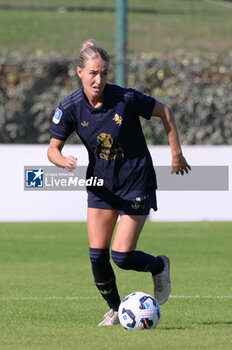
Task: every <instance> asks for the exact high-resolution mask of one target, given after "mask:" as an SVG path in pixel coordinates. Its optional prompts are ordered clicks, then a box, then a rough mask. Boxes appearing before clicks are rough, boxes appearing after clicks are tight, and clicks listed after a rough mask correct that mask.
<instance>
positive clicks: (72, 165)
mask: <svg viewBox="0 0 232 350" xmlns="http://www.w3.org/2000/svg"><path fill="white" fill-rule="evenodd" d="M76 166H77V158H75V157H73V156H68V157H65V160H64V168H65V169H66V170H68V171H73V170H74V169H76Z"/></svg>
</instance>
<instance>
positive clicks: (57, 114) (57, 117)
mask: <svg viewBox="0 0 232 350" xmlns="http://www.w3.org/2000/svg"><path fill="white" fill-rule="evenodd" d="M61 117H62V111H61V110H60V109H59V108H57V109H56V111H55V114H54V116H53V118H52V121H53V123H55V124H58V123H59V122H60V119H61Z"/></svg>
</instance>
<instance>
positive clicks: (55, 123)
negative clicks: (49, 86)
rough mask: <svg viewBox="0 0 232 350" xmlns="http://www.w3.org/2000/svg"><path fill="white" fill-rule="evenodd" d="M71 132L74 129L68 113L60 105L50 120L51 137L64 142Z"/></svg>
mask: <svg viewBox="0 0 232 350" xmlns="http://www.w3.org/2000/svg"><path fill="white" fill-rule="evenodd" d="M73 131H74V127H73V124H72V122H71V116H70V111H69V110H67V109H66V110H65V109H64V108H63V107H62V104H61V103H60V104H59V106H58V108H57V109H56V111H55V113H54V115H53V118H52V124H51V128H50V133H51V136H52V137H54V138H56V139H58V140H62V141H65V140H66V139H67V138H68V137H69V135H71V133H72V132H73Z"/></svg>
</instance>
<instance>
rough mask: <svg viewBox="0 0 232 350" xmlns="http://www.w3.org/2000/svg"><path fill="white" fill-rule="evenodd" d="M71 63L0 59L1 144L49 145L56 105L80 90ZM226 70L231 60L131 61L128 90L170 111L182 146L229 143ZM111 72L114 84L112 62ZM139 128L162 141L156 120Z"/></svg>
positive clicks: (231, 113) (231, 83)
mask: <svg viewBox="0 0 232 350" xmlns="http://www.w3.org/2000/svg"><path fill="white" fill-rule="evenodd" d="M75 65H76V62H75V60H73V59H71V58H63V57H61V56H59V55H56V54H53V55H50V56H47V57H43V58H35V57H24V56H20V55H19V54H15V55H11V56H9V57H0V100H1V104H0V143H48V142H49V138H50V134H49V126H50V122H51V118H52V116H53V113H54V110H55V109H56V107H57V105H58V103H59V101H60V100H61V99H62V98H64V97H65V96H67V95H68V94H69V93H70V92H72V91H74V90H75V89H77V88H79V87H80V86H81V85H80V81H79V80H78V79H77V76H76V72H75ZM231 66H232V57H227V58H220V59H217V58H216V57H214V56H210V57H208V58H204V59H202V58H201V59H199V58H198V57H196V56H191V55H188V56H186V55H181V54H179V55H178V54H176V55H173V57H168V58H165V59H164V58H157V57H148V56H147V57H144V56H141V57H130V59H129V60H128V86H130V87H133V88H135V89H138V90H140V91H141V92H143V93H145V94H149V95H151V96H154V97H156V98H157V99H160V100H162V101H163V102H165V103H167V104H169V105H170V106H171V107H172V109H173V111H174V113H175V116H176V121H177V124H178V128H179V131H180V136H181V141H182V143H183V144H218V145H220V144H232V128H231V125H232V104H231V96H232V73H231ZM111 71H112V73H111V74H110V77H109V81H110V82H111V83H113V82H114V74H113V71H114V64H113V63H112V67H111ZM142 124H143V128H144V133H145V135H146V138H147V140H148V142H149V143H150V144H166V143H167V137H166V135H165V133H164V128H163V126H162V123H161V122H160V121H159V120H158V119H157V118H152V120H151V121H149V122H147V121H144V120H142ZM69 142H70V143H76V142H80V141H79V139H78V137H77V136H75V135H73V136H72V137H71V138H70V139H69Z"/></svg>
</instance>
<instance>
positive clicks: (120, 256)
mask: <svg viewBox="0 0 232 350" xmlns="http://www.w3.org/2000/svg"><path fill="white" fill-rule="evenodd" d="M132 255H133V251H132V252H117V251H116V250H112V251H111V256H112V259H113V261H114V263H115V264H116V265H117V266H118V267H120V268H121V269H123V270H130V269H131V258H132Z"/></svg>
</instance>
